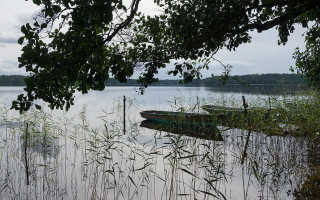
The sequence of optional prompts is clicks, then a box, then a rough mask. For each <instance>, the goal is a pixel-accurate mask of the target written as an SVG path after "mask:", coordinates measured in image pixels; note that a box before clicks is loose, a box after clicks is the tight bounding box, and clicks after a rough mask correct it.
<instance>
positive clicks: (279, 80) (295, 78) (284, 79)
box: [0, 74, 306, 87]
mask: <svg viewBox="0 0 320 200" xmlns="http://www.w3.org/2000/svg"><path fill="white" fill-rule="evenodd" d="M24 78H26V76H20V75H2V76H0V86H24V85H25V83H24ZM180 82H181V81H180V80H159V82H158V83H155V84H153V85H154V86H207V87H211V86H219V85H222V81H220V80H219V77H218V76H217V77H210V78H205V79H195V80H193V81H192V82H191V83H188V84H183V83H180ZM225 84H226V85H241V84H242V85H248V84H250V85H306V82H305V81H304V79H303V78H302V77H300V76H299V75H297V74H250V75H242V76H230V77H229V79H228V80H227V81H226V82H225ZM105 85H106V86H139V84H138V83H137V81H136V80H135V79H128V81H127V83H120V82H119V81H117V80H115V79H114V78H110V79H108V80H107V81H105Z"/></svg>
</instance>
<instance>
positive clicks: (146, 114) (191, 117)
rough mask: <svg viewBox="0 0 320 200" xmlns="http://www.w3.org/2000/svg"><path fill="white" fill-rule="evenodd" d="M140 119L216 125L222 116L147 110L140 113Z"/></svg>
mask: <svg viewBox="0 0 320 200" xmlns="http://www.w3.org/2000/svg"><path fill="white" fill-rule="evenodd" d="M140 115H141V117H143V118H145V119H147V120H151V121H156V122H168V121H169V122H179V123H181V122H183V123H207V124H208V123H209V124H210V123H212V124H216V122H217V120H218V118H219V117H223V115H212V114H198V113H183V112H171V111H157V110H147V111H142V112H140Z"/></svg>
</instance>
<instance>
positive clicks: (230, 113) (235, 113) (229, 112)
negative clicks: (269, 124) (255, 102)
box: [202, 105, 271, 118]
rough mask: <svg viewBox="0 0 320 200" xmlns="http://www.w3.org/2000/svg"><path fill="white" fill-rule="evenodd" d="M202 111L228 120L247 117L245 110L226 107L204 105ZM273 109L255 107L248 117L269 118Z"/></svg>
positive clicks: (249, 111) (250, 109)
mask: <svg viewBox="0 0 320 200" xmlns="http://www.w3.org/2000/svg"><path fill="white" fill-rule="evenodd" d="M202 109H203V110H205V111H207V112H209V113H211V114H214V115H225V116H226V118H230V117H241V118H243V117H245V113H246V112H245V111H246V110H245V109H244V108H230V107H224V106H214V105H204V106H202ZM270 111H271V109H266V108H262V107H254V108H249V109H247V117H254V116H258V115H261V114H262V115H264V117H268V116H269V114H270Z"/></svg>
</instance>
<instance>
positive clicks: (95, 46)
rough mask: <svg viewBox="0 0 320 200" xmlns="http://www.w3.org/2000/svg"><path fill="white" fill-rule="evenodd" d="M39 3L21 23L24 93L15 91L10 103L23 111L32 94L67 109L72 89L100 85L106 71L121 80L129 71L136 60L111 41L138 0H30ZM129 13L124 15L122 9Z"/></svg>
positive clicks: (129, 74)
mask: <svg viewBox="0 0 320 200" xmlns="http://www.w3.org/2000/svg"><path fill="white" fill-rule="evenodd" d="M33 2H34V3H35V4H37V5H42V6H43V7H44V8H43V9H42V10H41V13H40V14H39V15H38V16H37V20H36V22H35V23H34V24H33V25H30V24H26V25H24V26H22V27H21V31H22V33H23V34H24V36H23V37H21V38H20V39H19V41H18V42H19V43H20V44H23V42H25V45H24V47H23V48H22V52H23V53H22V55H21V57H19V63H20V65H19V67H25V68H26V71H27V72H30V77H28V78H26V79H25V83H26V88H25V90H26V92H27V95H25V96H23V95H20V96H19V97H18V101H14V102H13V104H12V108H14V109H16V110H20V112H22V111H26V110H28V109H29V108H30V106H31V105H32V102H33V101H34V100H36V99H42V100H44V101H45V102H49V103H50V107H51V108H52V109H54V108H60V109H63V108H64V107H65V109H67V110H68V108H69V107H70V105H72V104H73V100H74V96H73V94H74V93H75V91H76V90H78V91H81V92H82V93H87V92H88V90H90V89H94V90H103V89H104V87H105V86H104V80H106V79H108V78H109V73H111V74H112V75H113V76H114V77H115V78H117V79H118V80H120V81H121V82H125V81H126V78H127V77H129V76H131V75H132V74H133V67H134V66H135V63H136V61H135V60H133V57H132V56H130V55H128V54H130V51H129V50H128V51H127V53H128V54H123V52H122V50H121V48H122V47H121V45H120V42H117V41H111V40H112V39H114V38H115V37H116V36H117V34H118V33H119V31H121V29H122V28H123V27H125V26H127V25H128V24H129V23H130V21H131V20H132V19H133V17H134V15H135V13H136V12H137V9H138V5H139V2H140V0H132V4H131V6H130V7H129V8H127V7H126V6H125V5H124V4H123V2H122V0H113V1H105V0H90V1H88V0H76V1H74V0H33ZM126 13H129V15H128V16H125V19H123V16H122V15H124V14H126Z"/></svg>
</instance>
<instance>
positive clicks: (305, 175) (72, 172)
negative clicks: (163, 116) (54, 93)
mask: <svg viewBox="0 0 320 200" xmlns="http://www.w3.org/2000/svg"><path fill="white" fill-rule="evenodd" d="M21 92H22V89H21V88H0V94H1V98H2V99H0V102H3V106H2V107H1V119H2V123H1V126H0V132H1V135H0V138H1V140H0V147H1V157H0V158H1V159H0V172H1V173H0V197H1V199H316V198H317V197H319V196H317V195H319V194H318V193H317V191H318V190H317V187H318V188H319V185H317V181H319V176H320V175H319V171H320V159H319V154H318V153H319V152H317V151H316V149H317V148H316V147H315V146H314V144H313V143H312V142H310V141H309V140H308V139H307V138H305V137H293V136H286V137H283V136H269V135H265V134H263V133H259V132H250V134H249V131H247V130H242V129H236V128H232V129H230V128H227V127H224V126H218V129H219V130H220V132H219V133H220V134H221V136H222V140H220V139H217V140H214V139H213V140H205V139H199V138H196V137H188V136H186V135H177V134H172V133H170V132H169V133H168V132H167V131H164V130H156V129H149V128H146V127H141V121H142V120H143V119H142V118H141V117H140V115H139V112H140V111H142V110H150V109H152V110H168V111H179V110H181V109H183V110H185V111H188V112H203V111H202V110H201V105H204V104H208V103H209V104H210V103H215V104H219V105H225V106H232V107H241V106H242V100H241V97H242V95H244V93H236V92H228V91H215V90H213V89H208V88H197V87H194V88H183V87H181V88H172V87H151V88H148V89H147V91H146V94H145V95H143V96H141V95H139V94H138V92H136V90H135V89H134V88H132V87H108V88H106V90H104V91H101V92H90V93H89V94H87V95H84V96H82V95H80V94H77V98H76V102H75V106H74V107H72V108H71V110H70V111H69V112H68V113H65V112H62V111H50V110H49V109H46V106H45V105H44V106H43V107H44V110H43V111H36V110H33V111H30V112H28V113H26V114H25V115H22V116H20V115H18V114H17V113H16V112H14V111H9V110H8V106H6V104H9V103H10V101H12V100H13V99H14V98H15V97H16V96H17V95H18V94H20V93H21ZM124 95H125V96H126V99H127V100H126V116H125V119H126V123H125V126H124V124H123V96H124ZM245 97H246V100H247V102H248V103H249V106H252V105H253V104H254V105H261V106H269V101H268V97H269V94H268V95H267V94H248V93H246V94H245ZM273 97H274V98H283V97H279V96H278V94H276V95H274V96H273ZM124 127H125V131H124ZM247 141H248V142H247ZM319 198H320V197H319Z"/></svg>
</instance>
